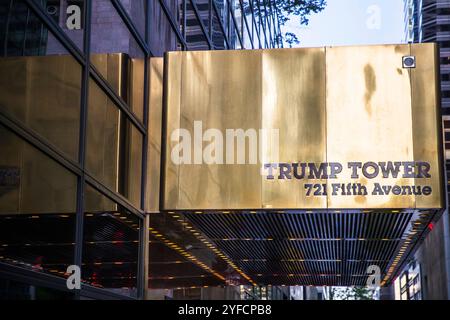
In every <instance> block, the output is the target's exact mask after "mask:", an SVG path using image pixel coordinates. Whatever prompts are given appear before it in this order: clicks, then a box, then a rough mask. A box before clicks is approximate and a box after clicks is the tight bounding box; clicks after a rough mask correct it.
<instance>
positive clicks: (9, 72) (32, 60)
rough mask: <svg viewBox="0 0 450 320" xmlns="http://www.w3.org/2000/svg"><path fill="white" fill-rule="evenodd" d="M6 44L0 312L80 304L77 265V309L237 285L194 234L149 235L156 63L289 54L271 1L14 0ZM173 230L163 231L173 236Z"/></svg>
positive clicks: (0, 113) (4, 7)
mask: <svg viewBox="0 0 450 320" xmlns="http://www.w3.org/2000/svg"><path fill="white" fill-rule="evenodd" d="M0 43H1V46H0V55H1V56H2V58H1V59H0V70H1V71H2V75H1V77H0V150H2V151H1V153H2V155H1V156H0V221H1V222H0V284H1V286H0V298H4V297H12V296H13V295H15V296H20V297H25V298H29V299H33V298H34V299H37V298H39V297H43V298H45V297H48V296H51V297H52V299H54V298H60V299H67V298H72V297H73V295H72V293H71V292H70V291H68V289H67V288H66V285H65V283H66V278H67V277H68V276H69V274H67V273H66V269H67V267H68V266H69V265H79V266H81V270H82V272H81V280H82V287H81V290H80V291H79V292H77V293H76V294H75V295H74V296H76V297H78V298H143V297H144V292H145V288H146V287H147V286H152V287H155V288H161V287H188V286H190V287H192V286H198V287H204V286H208V285H223V284H225V279H223V278H221V276H220V274H219V273H218V271H220V273H221V274H223V273H227V272H228V274H230V278H232V277H233V276H234V275H236V274H237V273H239V272H237V271H236V270H231V271H229V270H228V269H229V266H227V264H226V263H225V261H222V260H220V261H216V260H214V259H212V258H211V256H210V255H209V254H208V253H207V252H208V250H209V251H210V249H211V247H210V244H209V245H208V244H207V243H205V241H206V240H204V239H203V240H204V241H203V240H201V237H200V238H199V237H196V238H195V239H196V240H195V241H197V243H194V242H193V241H194V240H193V239H190V238H189V236H192V232H191V231H190V230H189V229H188V228H187V226H185V225H183V230H179V232H180V234H181V233H183V232H184V233H186V234H187V236H186V235H184V236H182V237H181V236H180V238H182V240H180V241H183V242H189V241H190V242H189V244H187V243H186V244H185V245H183V247H179V249H176V248H175V247H173V246H172V245H171V239H169V238H168V239H165V246H164V248H160V247H159V246H160V243H161V239H160V237H161V236H160V235H159V233H157V232H156V231H155V229H152V227H150V232H149V233H148V234H147V232H148V230H149V228H148V218H147V217H148V211H149V210H148V208H149V206H150V205H149V203H153V200H155V201H157V199H155V195H153V194H151V193H150V192H148V190H150V189H151V185H150V184H151V183H152V182H154V181H155V180H152V179H153V178H152V179H150V177H149V174H147V172H149V173H150V174H152V173H151V172H150V169H149V168H148V167H149V163H151V161H152V160H153V158H151V157H149V154H151V152H152V148H153V147H154V143H153V142H154V141H152V136H151V132H152V130H158V128H156V129H155V128H153V127H150V126H149V125H148V122H149V121H148V119H149V112H152V101H149V100H150V99H149V98H150V96H151V94H150V91H151V90H152V82H153V81H156V80H158V75H155V74H153V75H152V74H151V70H152V68H153V65H151V63H150V62H149V61H150V60H149V59H148V58H151V57H160V56H162V55H163V54H164V52H166V51H174V50H221V49H261V48H275V47H282V42H281V37H280V24H279V22H278V19H277V15H276V10H275V3H274V1H265V0H95V1H89V0H5V1H1V2H0ZM24 57H26V58H24ZM161 76H162V75H161V74H159V77H161ZM153 77H156V78H157V79H156V80H155V79H153ZM159 81H160V79H159ZM150 158H151V159H150ZM156 180H158V178H156ZM175 218H176V217H174V219H175ZM161 219H162V220H161ZM165 219H170V220H171V219H172V217H170V218H166V217H155V218H154V222H153V224H156V226H158V223H161V224H164V228H172V226H171V225H170V223H168V222H167V221H165ZM160 220H161V221H162V222H161V221H160ZM152 226H153V225H152ZM161 228H163V227H161ZM175 228H176V227H175V226H174V227H173V228H172V229H171V230H175ZM174 232H175V231H174ZM176 232H178V231H176ZM176 237H177V236H176ZM166 240H167V241H166ZM149 243H150V244H151V243H154V246H150V248H148V244H149ZM189 246H195V250H194V251H195V256H194V255H192V256H191V253H188V252H187V251H189V250H190V248H189ZM155 253H156V255H155ZM149 256H150V258H149ZM149 259H150V261H153V262H154V263H152V264H151V265H150V266H149V273H150V274H149V275H147V274H146V272H145V264H146V263H147V262H148V260H149ZM158 259H160V260H158ZM213 260H214V261H213ZM205 261H207V262H205ZM169 262H171V263H169ZM180 265H181V266H182V267H183V268H182V269H183V274H182V275H179V276H178V277H177V276H176V273H177V272H179V270H180V269H179V268H178V269H173V268H174V266H180ZM171 268H172V269H173V270H172V269H171ZM11 275H14V278H17V279H15V280H11ZM186 275H188V277H187V278H186ZM146 278H147V279H146ZM183 279H185V280H183ZM147 280H149V281H150V284H149V282H148V281H147ZM174 280H176V281H177V282H176V283H175V282H174ZM183 281H184V282H183ZM23 283H26V285H25V284H23ZM42 288H44V289H42Z"/></svg>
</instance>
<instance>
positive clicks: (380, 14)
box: [283, 0, 405, 47]
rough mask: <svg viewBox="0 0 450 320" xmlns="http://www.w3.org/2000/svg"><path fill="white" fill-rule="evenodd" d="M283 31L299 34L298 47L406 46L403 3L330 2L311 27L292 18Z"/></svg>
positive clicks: (393, 0)
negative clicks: (394, 44)
mask: <svg viewBox="0 0 450 320" xmlns="http://www.w3.org/2000/svg"><path fill="white" fill-rule="evenodd" d="M283 31H284V32H292V33H295V34H296V35H297V37H298V39H299V40H300V44H298V45H294V46H295V47H320V46H329V45H356V44H392V43H403V42H405V35H404V22H403V0H327V6H326V8H325V9H324V10H323V11H322V12H320V13H317V14H313V15H311V16H310V21H309V25H307V26H304V25H303V26H300V25H299V20H298V18H295V17H292V18H291V20H290V21H288V22H287V23H286V25H285V26H284V27H283ZM285 46H287V45H285Z"/></svg>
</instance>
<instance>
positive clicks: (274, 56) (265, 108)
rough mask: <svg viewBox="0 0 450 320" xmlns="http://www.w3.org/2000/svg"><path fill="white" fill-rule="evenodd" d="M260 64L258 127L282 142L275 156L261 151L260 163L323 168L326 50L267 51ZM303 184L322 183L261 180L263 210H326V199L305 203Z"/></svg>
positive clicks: (324, 181) (269, 149) (266, 150)
mask: <svg viewBox="0 0 450 320" xmlns="http://www.w3.org/2000/svg"><path fill="white" fill-rule="evenodd" d="M262 59H263V65H262V77H263V84H262V85H263V88H262V95H263V99H262V105H261V109H260V110H261V111H260V112H261V114H262V127H263V128H266V129H277V130H279V141H280V142H281V143H280V148H279V154H274V153H276V152H274V149H273V148H270V147H268V148H265V149H264V150H263V152H264V154H263V163H276V162H277V161H279V162H285V163H294V162H313V163H320V162H326V119H325V50H324V49H323V48H318V49H290V50H267V51H265V52H264V53H263V54H262ZM293 70H295V71H294V72H293ZM293 106H301V107H293ZM283 142H284V143H283ZM277 158H278V159H277ZM307 183H320V184H322V183H326V180H320V179H319V180H315V181H311V180H309V179H304V180H298V181H295V182H294V181H291V180H267V179H266V178H265V177H262V188H263V198H262V206H263V208H267V209H270V208H285V209H290V208H299V207H302V208H317V207H323V208H324V207H326V197H314V198H310V199H307V197H306V195H305V192H304V190H305V184H307ZM258 207H259V206H258Z"/></svg>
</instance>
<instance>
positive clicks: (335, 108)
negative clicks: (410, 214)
mask: <svg viewBox="0 0 450 320" xmlns="http://www.w3.org/2000/svg"><path fill="white" fill-rule="evenodd" d="M409 52H410V49H409V45H398V46H392V45H389V46H366V47H333V48H327V54H326V56H327V61H326V64H327V159H328V161H329V162H341V163H343V164H344V168H343V172H342V174H341V175H339V177H338V178H337V179H329V180H328V190H329V191H331V184H347V183H361V184H362V185H365V186H366V187H367V189H368V190H367V191H368V195H358V196H345V195H341V194H342V193H341V192H339V191H341V190H338V192H337V193H338V195H332V194H331V195H330V196H328V207H329V208H414V205H415V197H414V196H413V195H405V196H401V195H400V196H392V195H384V194H383V195H372V194H371V190H373V189H374V184H375V183H380V185H389V186H392V185H399V186H403V185H413V184H414V179H402V178H400V176H398V177H397V179H396V178H386V179H380V178H375V179H369V178H367V177H365V176H364V175H362V174H361V173H359V175H358V178H356V179H352V178H351V172H350V168H348V165H347V167H346V166H345V164H347V163H348V162H361V163H366V162H370V161H371V162H375V163H378V162H383V161H384V162H387V161H414V152H413V137H412V133H411V129H412V120H411V119H412V114H411V94H410V91H411V87H410V79H409V75H408V71H407V69H403V68H402V57H403V56H407V55H409Z"/></svg>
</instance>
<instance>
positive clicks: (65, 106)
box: [0, 56, 81, 161]
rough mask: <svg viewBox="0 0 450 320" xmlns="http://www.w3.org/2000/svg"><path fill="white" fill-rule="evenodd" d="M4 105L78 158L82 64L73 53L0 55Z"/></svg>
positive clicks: (0, 94) (1, 102) (4, 109)
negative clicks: (59, 54) (27, 55)
mask: <svg viewBox="0 0 450 320" xmlns="http://www.w3.org/2000/svg"><path fill="white" fill-rule="evenodd" d="M0 70H1V77H0V109H1V111H2V112H3V113H5V114H7V115H8V116H10V117H12V118H14V119H16V120H19V121H20V122H21V123H23V124H24V125H26V126H27V127H29V128H31V129H33V130H34V131H36V132H37V133H38V134H40V135H41V136H43V137H44V138H45V139H47V140H48V141H49V142H50V143H51V144H53V145H54V146H56V147H57V148H59V149H60V150H61V151H63V152H64V153H65V154H66V155H68V156H69V157H70V158H71V159H72V160H74V161H76V160H77V159H78V139H79V130H80V96H81V65H80V64H79V63H78V62H77V61H76V60H75V59H74V58H73V57H70V56H42V57H8V58H1V59H0Z"/></svg>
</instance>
